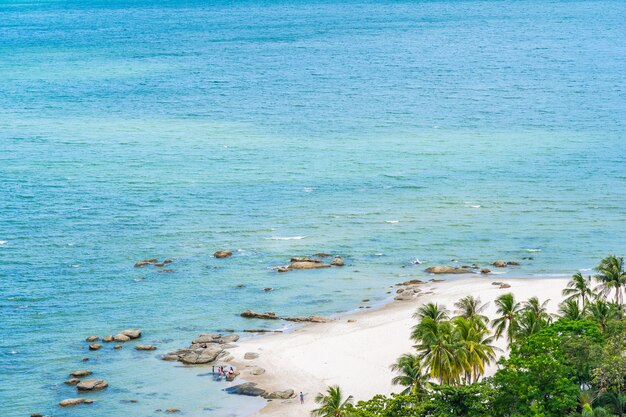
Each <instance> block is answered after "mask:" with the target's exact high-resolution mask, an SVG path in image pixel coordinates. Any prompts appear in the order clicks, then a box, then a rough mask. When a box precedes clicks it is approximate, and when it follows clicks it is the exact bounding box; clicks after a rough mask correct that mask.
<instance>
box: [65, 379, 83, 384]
mask: <svg viewBox="0 0 626 417" xmlns="http://www.w3.org/2000/svg"><path fill="white" fill-rule="evenodd" d="M79 382H80V379H78V378H71V379H69V380H67V381H65V382H64V384H65V385H76V384H78V383H79Z"/></svg>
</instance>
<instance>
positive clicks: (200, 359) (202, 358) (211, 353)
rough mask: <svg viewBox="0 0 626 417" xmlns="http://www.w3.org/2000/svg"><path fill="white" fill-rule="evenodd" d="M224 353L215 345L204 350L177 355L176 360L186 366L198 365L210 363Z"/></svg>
mask: <svg viewBox="0 0 626 417" xmlns="http://www.w3.org/2000/svg"><path fill="white" fill-rule="evenodd" d="M223 351H224V349H222V348H221V347H219V346H217V345H213V346H209V347H207V348H206V349H196V350H194V351H191V352H187V353H183V354H181V355H179V357H178V360H179V361H181V362H182V363H184V364H187V365H200V364H204V363H210V362H213V361H215V360H216V359H217V357H218V356H219V355H220V354H221V353H222V352H223Z"/></svg>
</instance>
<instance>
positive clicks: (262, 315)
mask: <svg viewBox="0 0 626 417" xmlns="http://www.w3.org/2000/svg"><path fill="white" fill-rule="evenodd" d="M240 315H241V317H244V318H247V319H265V320H278V317H277V316H276V313H273V312H271V311H267V312H265V313H255V312H254V311H252V310H246V311H244V312H243V313H241V314H240Z"/></svg>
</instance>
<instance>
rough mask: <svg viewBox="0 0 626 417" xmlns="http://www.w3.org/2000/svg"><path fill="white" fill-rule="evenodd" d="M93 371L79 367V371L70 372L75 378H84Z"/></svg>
mask: <svg viewBox="0 0 626 417" xmlns="http://www.w3.org/2000/svg"><path fill="white" fill-rule="evenodd" d="M92 373H93V372H91V371H88V370H86V369H79V370H78V371H74V372H72V373H71V374H70V376H71V377H73V378H84V377H86V376H89V375H91V374H92Z"/></svg>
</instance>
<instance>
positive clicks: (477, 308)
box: [454, 295, 489, 323]
mask: <svg viewBox="0 0 626 417" xmlns="http://www.w3.org/2000/svg"><path fill="white" fill-rule="evenodd" d="M488 305H489V303H487V304H483V303H482V302H481V301H480V298H479V297H473V296H471V295H468V296H467V297H463V298H461V299H460V300H459V301H457V302H456V303H454V306H455V307H456V308H457V310H456V313H457V314H458V315H459V316H461V317H464V318H466V319H474V320H478V321H481V322H483V323H488V322H489V319H488V318H487V316H485V315H483V314H481V313H482V312H483V311H485V309H486V308H487V306H488Z"/></svg>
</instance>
